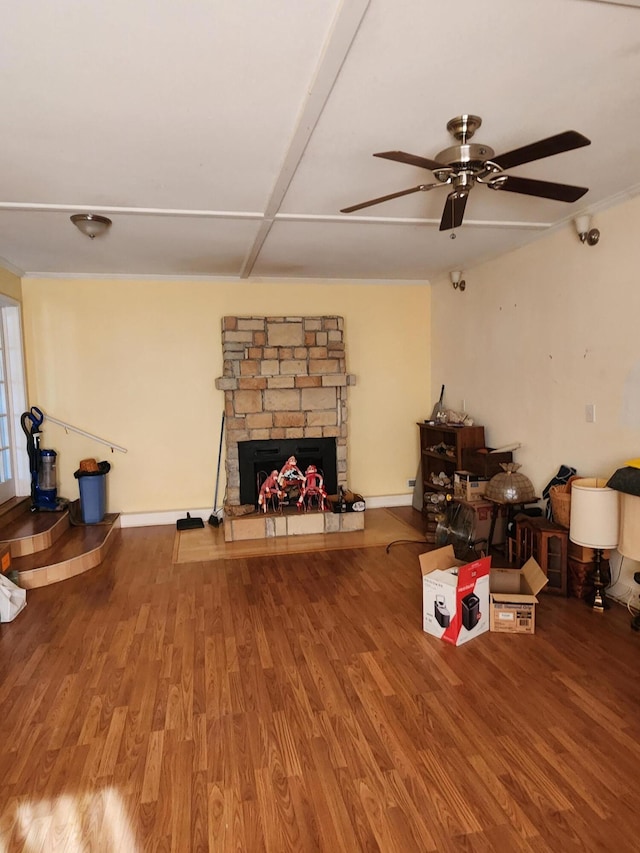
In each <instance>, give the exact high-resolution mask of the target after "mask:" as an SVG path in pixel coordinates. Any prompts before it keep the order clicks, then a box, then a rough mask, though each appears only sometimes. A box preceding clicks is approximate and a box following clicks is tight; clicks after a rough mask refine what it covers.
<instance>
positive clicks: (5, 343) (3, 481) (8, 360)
mask: <svg viewBox="0 0 640 853" xmlns="http://www.w3.org/2000/svg"><path fill="white" fill-rule="evenodd" d="M0 318H1V320H2V322H0V503H4V502H5V501H8V500H10V498H12V497H14V496H15V495H16V494H19V495H28V494H29V493H30V487H31V484H30V475H29V460H28V456H27V451H26V438H25V441H24V443H23V446H21V445H20V437H21V436H23V435H24V434H23V432H22V428H21V426H20V416H21V415H22V412H23V411H24V410H25V407H26V395H25V381H24V362H23V356H22V324H21V319H20V306H19V305H18V304H17V303H16V302H14V301H13V300H11V299H9V298H8V297H4V296H0Z"/></svg>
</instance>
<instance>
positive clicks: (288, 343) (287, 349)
mask: <svg viewBox="0 0 640 853" xmlns="http://www.w3.org/2000/svg"><path fill="white" fill-rule="evenodd" d="M222 353H223V358H224V364H223V376H221V377H219V378H218V379H216V388H218V390H220V391H224V396H225V416H226V420H225V428H226V432H225V434H226V461H225V467H226V475H227V493H226V499H225V505H226V506H229V507H232V506H239V504H240V472H239V466H238V442H239V441H254V440H261V439H270V440H273V439H283V438H287V439H288V438H292V439H296V438H297V439H300V438H331V437H334V438H335V439H336V455H337V463H338V485H339V486H345V487H346V485H347V435H348V433H347V386H348V385H355V377H354V376H353V375H350V374H347V372H346V364H345V349H344V320H343V318H342V317H223V318H222Z"/></svg>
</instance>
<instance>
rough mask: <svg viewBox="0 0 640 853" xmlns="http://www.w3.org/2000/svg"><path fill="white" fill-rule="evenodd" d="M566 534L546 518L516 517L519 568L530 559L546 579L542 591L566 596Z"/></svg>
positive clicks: (567, 541)
mask: <svg viewBox="0 0 640 853" xmlns="http://www.w3.org/2000/svg"><path fill="white" fill-rule="evenodd" d="M568 543H569V531H568V530H567V528H566V527H561V526H560V525H559V524H554V523H553V522H552V521H548V520H547V519H546V518H530V517H529V516H524V515H522V516H520V517H519V518H516V559H517V561H518V565H519V566H522V565H523V563H525V562H526V561H527V560H528V559H529V557H533V558H534V560H536V562H537V563H538V565H539V566H540V568H541V569H542V571H543V572H544V573H545V575H546V576H547V577H548V578H549V583H548V584H547V586H546V587H545V588H544V590H543V591H544V592H555V593H558V594H559V595H568V584H567V548H568Z"/></svg>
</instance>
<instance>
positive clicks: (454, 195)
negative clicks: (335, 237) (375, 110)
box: [340, 115, 591, 231]
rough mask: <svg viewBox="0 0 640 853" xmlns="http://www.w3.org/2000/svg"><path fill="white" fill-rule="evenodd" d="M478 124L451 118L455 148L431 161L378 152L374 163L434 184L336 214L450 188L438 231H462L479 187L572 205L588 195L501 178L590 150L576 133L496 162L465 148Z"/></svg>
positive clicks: (489, 152) (488, 151) (471, 146)
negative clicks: (425, 173)
mask: <svg viewBox="0 0 640 853" xmlns="http://www.w3.org/2000/svg"><path fill="white" fill-rule="evenodd" d="M481 124H482V119H481V118H480V117H479V116H473V115H462V116H456V117H455V118H452V119H451V121H450V122H448V124H447V130H448V131H449V133H450V134H451V135H452V136H453V137H454V138H455V139H456V140H457V141H458V143H459V144H458V145H452V146H451V147H450V148H445V150H444V151H441V152H440V153H439V154H436V157H435V160H429V159H427V158H426V157H419V156H418V155H416V154H407V153H406V152H404V151H382V152H381V153H379V154H374V155H373V156H374V157H383V158H384V159H386V160H397V161H398V162H399V163H407V164H408V165H410V166H420V167H421V168H423V169H429V170H430V171H431V172H433V176H434V177H435V179H436V183H434V184H418V186H417V187H411V189H408V190H400V192H397V193H390V194H389V195H383V196H380V198H374V199H371V200H370V201H364V202H361V203H360V204H354V205H352V206H351V207H345V208H343V209H342V210H341V211H340V213H353V212H354V211H356V210H362V208H363V207H370V206H371V205H373V204H380V203H381V202H383V201H389V200H390V199H392V198H399V197H400V196H403V195H409V194H410V193H416V192H428V191H429V190H433V189H435V188H436V187H441V186H450V187H452V190H451V192H450V193H449V195H448V196H447V200H446V202H445V205H444V211H443V213H442V219H441V220H440V231H449V230H451V229H452V228H458V227H459V226H460V225H462V219H463V217H464V209H465V207H466V204H467V199H468V197H469V192H470V190H471V189H472V188H473V186H474V184H476V183H479V184H484V185H485V186H487V187H489V188H490V189H492V190H502V191H505V192H511V193H520V194H521V195H531V196H537V197H538V198H549V199H553V200H554V201H565V202H573V201H577V200H578V199H579V198H582V196H583V195H584V194H585V193H586V192H588V191H589V190H588V188H586V187H574V186H571V185H570V184H557V183H552V182H550V181H538V180H533V179H532V178H519V177H516V176H515V175H504V174H503V172H504V170H505V169H512V168H513V167H514V166H521V165H522V164H523V163H531V162H532V161H533V160H542V159H543V158H544V157H552V156H553V155H554V154H561V153H562V152H563V151H572V150H573V149H574V148H582V147H583V146H584V145H591V140H590V139H587V137H586V136H583V135H582V134H581V133H578V132H577V131H575V130H566V131H564V133H558V134H556V135H555V136H549V137H548V138H547V139H541V140H539V141H538V142H532V143H531V144H530V145H524V146H523V147H522V148H516V149H514V150H513V151H508V152H507V153H506V154H500V155H499V156H497V157H496V156H495V152H494V150H493V148H490V147H489V146H488V145H481V144H478V143H469V140H470V139H471V137H472V136H473V134H474V133H475V132H476V130H477V129H478V128H479V127H480V125H481Z"/></svg>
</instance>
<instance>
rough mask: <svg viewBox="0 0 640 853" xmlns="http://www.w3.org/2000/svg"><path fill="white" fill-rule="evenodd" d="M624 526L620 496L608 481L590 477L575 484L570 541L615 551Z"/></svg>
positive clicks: (572, 491)
mask: <svg viewBox="0 0 640 853" xmlns="http://www.w3.org/2000/svg"><path fill="white" fill-rule="evenodd" d="M619 525H620V496H619V493H618V492H617V491H615V490H614V489H609V488H608V487H607V481H606V480H600V479H597V478H595V477H588V478H586V479H583V480H574V481H573V482H572V484H571V521H570V526H569V539H571V541H572V542H575V543H576V545H583V546H584V547H586V548H602V549H607V548H615V547H616V546H617V544H618V531H619Z"/></svg>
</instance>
